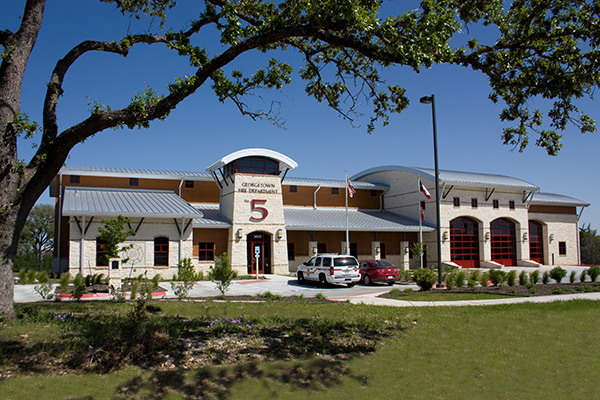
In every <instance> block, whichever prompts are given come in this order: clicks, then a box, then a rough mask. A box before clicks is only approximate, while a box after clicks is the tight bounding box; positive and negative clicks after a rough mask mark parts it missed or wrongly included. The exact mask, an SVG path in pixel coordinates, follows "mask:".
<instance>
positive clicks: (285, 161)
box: [206, 148, 298, 171]
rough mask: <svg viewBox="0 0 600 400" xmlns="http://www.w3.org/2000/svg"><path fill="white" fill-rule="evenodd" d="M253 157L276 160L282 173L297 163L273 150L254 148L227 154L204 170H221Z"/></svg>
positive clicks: (294, 166)
mask: <svg viewBox="0 0 600 400" xmlns="http://www.w3.org/2000/svg"><path fill="white" fill-rule="evenodd" d="M253 156H258V157H267V158H272V159H273V160H277V161H278V162H279V164H280V169H281V170H282V171H285V170H292V169H294V168H296V167H297V166H298V163H297V162H296V161H294V160H292V159H291V158H289V157H288V156H286V155H283V154H281V153H278V152H276V151H274V150H269V149H261V148H256V149H243V150H238V151H236V152H233V153H231V154H228V155H226V156H225V157H223V158H221V159H220V160H219V161H217V162H215V163H214V164H212V165H211V166H209V167H208V168H206V170H207V171H217V170H218V169H219V168H222V167H223V166H225V165H227V164H229V163H231V162H232V161H235V160H237V159H240V158H244V157H253Z"/></svg>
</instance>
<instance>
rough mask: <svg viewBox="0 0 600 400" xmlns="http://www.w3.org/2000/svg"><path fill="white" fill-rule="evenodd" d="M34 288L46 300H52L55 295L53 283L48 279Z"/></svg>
mask: <svg viewBox="0 0 600 400" xmlns="http://www.w3.org/2000/svg"><path fill="white" fill-rule="evenodd" d="M33 289H34V290H35V292H36V293H37V294H39V295H40V296H41V297H42V299H44V300H50V299H52V297H53V295H52V284H50V283H49V282H48V281H46V282H40V284H39V285H35V287H34V288H33Z"/></svg>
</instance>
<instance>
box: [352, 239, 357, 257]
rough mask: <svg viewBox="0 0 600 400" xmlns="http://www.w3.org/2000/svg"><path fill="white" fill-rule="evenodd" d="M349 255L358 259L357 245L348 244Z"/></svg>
mask: <svg viewBox="0 0 600 400" xmlns="http://www.w3.org/2000/svg"><path fill="white" fill-rule="evenodd" d="M350 255H351V256H354V257H356V258H358V245H357V244H356V243H352V242H350Z"/></svg>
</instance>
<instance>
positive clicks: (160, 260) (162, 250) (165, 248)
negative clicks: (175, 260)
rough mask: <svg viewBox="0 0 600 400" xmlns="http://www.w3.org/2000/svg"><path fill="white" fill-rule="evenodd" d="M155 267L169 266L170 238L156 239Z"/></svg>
mask: <svg viewBox="0 0 600 400" xmlns="http://www.w3.org/2000/svg"><path fill="white" fill-rule="evenodd" d="M154 265H155V266H160V267H166V266H168V265H169V238H168V237H157V238H154Z"/></svg>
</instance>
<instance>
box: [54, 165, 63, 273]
mask: <svg viewBox="0 0 600 400" xmlns="http://www.w3.org/2000/svg"><path fill="white" fill-rule="evenodd" d="M61 222H62V171H61V172H60V173H59V174H58V224H57V225H58V231H57V232H56V237H57V240H56V241H55V243H54V245H55V246H57V247H56V272H57V273H58V275H60V273H61V272H62V271H61V269H60V228H61ZM56 243H58V245H57V244H56Z"/></svg>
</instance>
